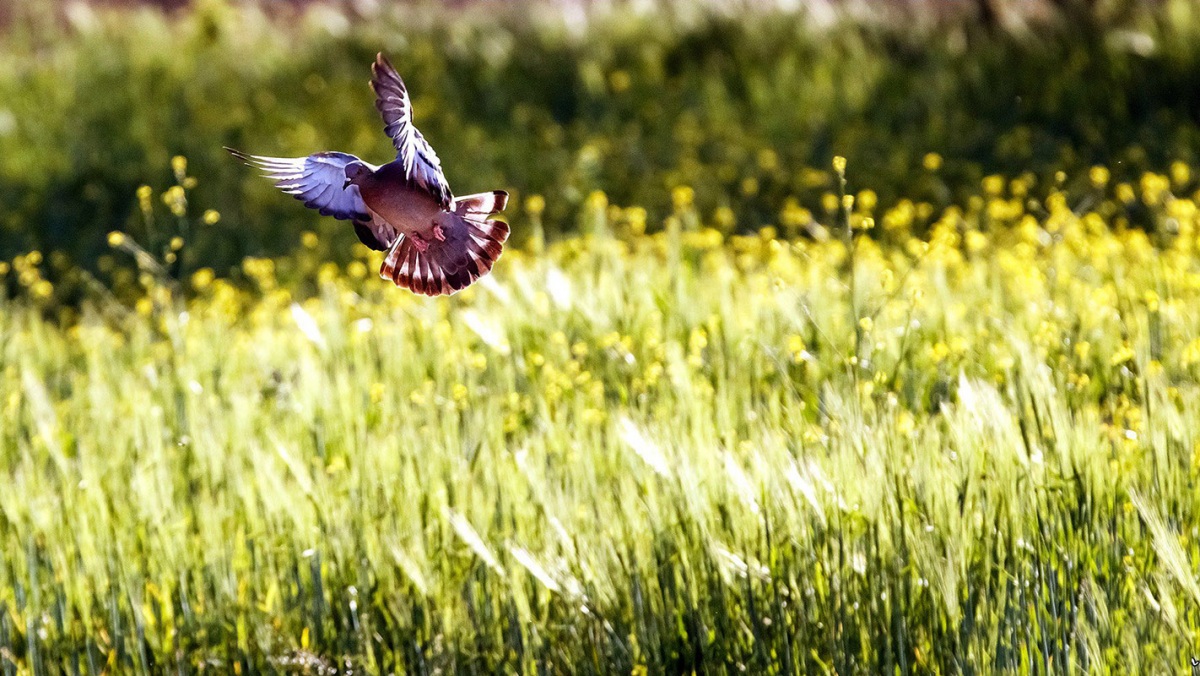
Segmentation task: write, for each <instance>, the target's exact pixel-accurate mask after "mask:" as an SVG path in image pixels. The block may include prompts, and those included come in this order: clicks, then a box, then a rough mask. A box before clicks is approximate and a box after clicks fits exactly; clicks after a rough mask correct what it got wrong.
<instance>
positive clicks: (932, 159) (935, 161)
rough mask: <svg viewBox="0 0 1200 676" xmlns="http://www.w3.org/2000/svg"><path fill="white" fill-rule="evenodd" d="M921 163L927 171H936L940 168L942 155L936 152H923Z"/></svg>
mask: <svg viewBox="0 0 1200 676" xmlns="http://www.w3.org/2000/svg"><path fill="white" fill-rule="evenodd" d="M921 165H922V166H924V167H925V169H926V170H927V171H937V170H938V169H941V168H942V156H941V155H939V154H937V153H925V157H923V158H922V159H921Z"/></svg>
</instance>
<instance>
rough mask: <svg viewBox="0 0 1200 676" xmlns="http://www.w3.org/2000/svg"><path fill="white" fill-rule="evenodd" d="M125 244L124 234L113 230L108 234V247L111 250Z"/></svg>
mask: <svg viewBox="0 0 1200 676" xmlns="http://www.w3.org/2000/svg"><path fill="white" fill-rule="evenodd" d="M124 243H125V233H123V232H119V231H117V230H113V231H112V232H110V233H108V245H109V246H111V247H112V248H114V249H115V248H117V247H119V246H121V245H122V244H124Z"/></svg>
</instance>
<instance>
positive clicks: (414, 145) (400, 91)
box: [371, 54, 453, 208]
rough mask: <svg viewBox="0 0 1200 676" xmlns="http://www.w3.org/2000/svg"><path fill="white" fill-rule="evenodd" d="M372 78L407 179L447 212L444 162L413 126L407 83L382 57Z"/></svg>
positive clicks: (449, 198)
mask: <svg viewBox="0 0 1200 676" xmlns="http://www.w3.org/2000/svg"><path fill="white" fill-rule="evenodd" d="M371 74H372V78H371V88H372V89H374V90H375V107H376V108H378V109H379V114H380V115H382V116H383V123H384V125H385V126H384V130H385V131H386V132H387V135H388V136H390V137H391V138H392V145H394V146H396V159H397V160H398V161H399V162H400V163H401V165H402V166H403V167H404V173H405V175H406V176H407V177H408V180H410V181H412V182H413V183H414V184H415V185H417V186H419V187H420V188H421V189H423V190H426V191H427V192H429V194H430V195H433V196H434V197H435V198H437V200H438V201H439V202H440V203H441V205H442V208H448V207H449V206H450V203H451V201H452V200H453V195H452V194H451V193H450V186H449V185H447V183H446V177H445V175H443V174H442V162H441V160H439V159H438V156H437V153H435V152H433V148H431V147H430V146H429V143H428V142H427V141H426V140H425V137H424V136H422V135H421V132H420V131H418V130H417V128H416V127H415V126H413V121H412V101H410V100H409V98H408V89H406V88H405V86H404V81H403V80H401V79H400V76H399V75H398V74H397V73H396V69H395V68H392V64H390V63H388V60H387V59H385V58H384V56H383V54H379V55H377V56H376V57H375V63H374V64H372V65H371Z"/></svg>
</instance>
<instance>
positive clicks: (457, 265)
mask: <svg viewBox="0 0 1200 676" xmlns="http://www.w3.org/2000/svg"><path fill="white" fill-rule="evenodd" d="M487 194H488V195H490V194H491V193H487ZM505 197H506V198H507V195H505ZM438 223H439V224H440V225H441V226H442V233H443V235H444V236H445V239H444V240H443V241H437V240H426V243H427V246H426V249H425V251H421V250H420V247H418V246H417V244H416V243H415V242H414V239H413V236H410V235H403V236H401V237H399V238H398V239H397V240H396V242H395V243H394V244H392V247H391V248H390V249H388V252H387V256H385V257H384V259H383V266H382V267H381V268H380V269H379V276H380V277H382V278H384V279H389V280H391V281H393V282H395V284H396V285H397V286H402V287H404V288H406V289H409V290H411V291H412V292H414V293H419V294H423V295H426V296H440V295H449V294H452V293H455V292H456V291H459V290H461V289H464V288H466V287H467V286H470V285H471V283H472V282H474V281H475V280H477V279H479V278H480V277H482V276H484V275H486V274H487V273H488V272H489V271H490V270H491V269H492V265H494V264H495V262H496V259H498V258H499V257H500V253H501V251H502V250H503V248H504V242H505V241H506V240H507V239H508V224H507V223H504V222H503V221H495V220H486V219H485V218H484V217H476V216H473V217H470V218H467V217H464V216H463V215H462V214H460V213H451V212H443V213H442V214H441V216H439V218H438Z"/></svg>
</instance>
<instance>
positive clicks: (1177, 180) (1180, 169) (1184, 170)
mask: <svg viewBox="0 0 1200 676" xmlns="http://www.w3.org/2000/svg"><path fill="white" fill-rule="evenodd" d="M1190 180H1192V171H1191V169H1190V168H1189V167H1188V165H1187V163H1186V162H1180V161H1178V160H1176V161H1175V162H1172V163H1171V182H1172V183H1174V184H1175V185H1176V186H1181V185H1183V184H1185V183H1187V182H1188V181H1190Z"/></svg>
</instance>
